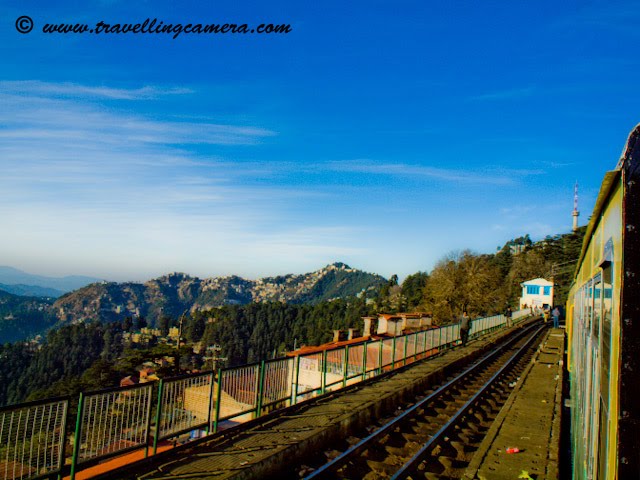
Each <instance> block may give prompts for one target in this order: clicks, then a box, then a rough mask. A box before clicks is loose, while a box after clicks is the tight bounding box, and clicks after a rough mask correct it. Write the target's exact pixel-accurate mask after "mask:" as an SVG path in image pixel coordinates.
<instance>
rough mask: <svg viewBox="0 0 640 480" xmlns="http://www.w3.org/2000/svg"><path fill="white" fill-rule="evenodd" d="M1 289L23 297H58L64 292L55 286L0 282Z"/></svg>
mask: <svg viewBox="0 0 640 480" xmlns="http://www.w3.org/2000/svg"><path fill="white" fill-rule="evenodd" d="M0 290H4V291H5V292H8V293H13V294H14V295H20V296H22V297H49V298H58V297H60V296H62V295H63V294H64V292H63V291H62V290H56V289H55V288H47V287H39V286H37V285H23V284H17V285H6V284H4V283H0Z"/></svg>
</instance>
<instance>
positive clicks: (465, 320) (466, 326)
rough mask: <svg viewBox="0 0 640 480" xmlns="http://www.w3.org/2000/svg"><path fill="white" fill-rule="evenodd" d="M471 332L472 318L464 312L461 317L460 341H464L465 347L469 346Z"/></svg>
mask: <svg viewBox="0 0 640 480" xmlns="http://www.w3.org/2000/svg"><path fill="white" fill-rule="evenodd" d="M469 330H471V318H470V317H469V315H467V311H466V310H465V311H464V312H462V317H460V340H461V341H462V346H463V347H464V346H465V345H466V344H467V340H469Z"/></svg>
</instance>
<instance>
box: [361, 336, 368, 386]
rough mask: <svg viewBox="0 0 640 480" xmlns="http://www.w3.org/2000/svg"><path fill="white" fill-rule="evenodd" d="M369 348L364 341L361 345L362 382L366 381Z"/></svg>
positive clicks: (366, 341)
mask: <svg viewBox="0 0 640 480" xmlns="http://www.w3.org/2000/svg"><path fill="white" fill-rule="evenodd" d="M368 346H369V341H368V340H365V341H364V343H363V344H362V380H363V381H364V380H366V378H367V347H368Z"/></svg>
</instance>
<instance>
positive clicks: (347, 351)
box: [342, 345, 349, 388]
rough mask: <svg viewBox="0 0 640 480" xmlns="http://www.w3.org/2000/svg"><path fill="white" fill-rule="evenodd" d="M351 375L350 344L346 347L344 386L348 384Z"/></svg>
mask: <svg viewBox="0 0 640 480" xmlns="http://www.w3.org/2000/svg"><path fill="white" fill-rule="evenodd" d="M348 377H349V345H345V347H344V376H343V377H342V388H344V387H346V386H347V378H348Z"/></svg>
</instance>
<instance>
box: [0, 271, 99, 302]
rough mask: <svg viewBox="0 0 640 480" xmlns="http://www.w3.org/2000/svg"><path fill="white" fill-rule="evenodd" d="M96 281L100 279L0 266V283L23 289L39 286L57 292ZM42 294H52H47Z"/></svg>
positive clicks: (74, 288) (63, 291)
mask: <svg viewBox="0 0 640 480" xmlns="http://www.w3.org/2000/svg"><path fill="white" fill-rule="evenodd" d="M98 281H100V279H99V278H94V277H85V276H81V275H69V276H66V277H45V276H43V275H32V274H30V273H27V272H23V271H22V270H18V269H17V268H13V267H7V266H0V283H2V284H5V285H8V286H20V287H22V288H23V289H30V288H34V287H41V288H45V289H54V290H56V291H58V292H61V293H65V292H70V291H72V290H76V289H78V288H82V287H84V286H85V285H88V284H90V283H93V282H98ZM26 291H30V290H26ZM36 291H37V290H36ZM61 293H60V294H61ZM18 295H22V294H21V293H20V294H18ZM38 295H39V294H38ZM42 296H54V295H49V294H47V295H42ZM55 296H59V295H55Z"/></svg>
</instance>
